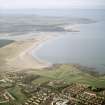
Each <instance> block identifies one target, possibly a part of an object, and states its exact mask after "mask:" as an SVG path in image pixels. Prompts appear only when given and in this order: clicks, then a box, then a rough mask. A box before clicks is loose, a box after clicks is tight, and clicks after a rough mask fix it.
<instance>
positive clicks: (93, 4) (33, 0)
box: [0, 0, 105, 10]
mask: <svg viewBox="0 0 105 105" xmlns="http://www.w3.org/2000/svg"><path fill="white" fill-rule="evenodd" d="M72 8H80V9H105V1H104V0H88V1H84V0H53V1H52V0H38V1H37V0H29V1H25V0H9V1H8V0H0V10H5V9H7V10H11V9H12V10H15V9H72Z"/></svg>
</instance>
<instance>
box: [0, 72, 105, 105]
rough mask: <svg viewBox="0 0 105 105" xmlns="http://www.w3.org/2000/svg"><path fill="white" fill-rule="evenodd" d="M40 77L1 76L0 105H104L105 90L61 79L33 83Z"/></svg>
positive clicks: (6, 74)
mask: <svg viewBox="0 0 105 105" xmlns="http://www.w3.org/2000/svg"><path fill="white" fill-rule="evenodd" d="M37 78H38V76H36V75H33V74H27V73H24V72H6V73H2V74H0V105H1V104H2V105H105V88H94V87H92V86H89V85H86V84H80V83H71V84H66V83H65V82H64V81H61V80H52V81H47V82H45V83H42V84H33V83H32V81H34V80H35V79H37ZM21 95H22V96H23V97H24V99H23V100H21V98H20V96H21Z"/></svg>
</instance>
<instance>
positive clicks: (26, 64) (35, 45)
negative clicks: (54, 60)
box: [6, 32, 62, 70]
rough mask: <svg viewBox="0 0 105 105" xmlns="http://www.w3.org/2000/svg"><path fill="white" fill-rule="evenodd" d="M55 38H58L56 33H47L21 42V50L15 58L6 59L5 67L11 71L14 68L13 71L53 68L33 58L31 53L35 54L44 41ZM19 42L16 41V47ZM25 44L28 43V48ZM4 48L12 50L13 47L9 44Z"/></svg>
mask: <svg viewBox="0 0 105 105" xmlns="http://www.w3.org/2000/svg"><path fill="white" fill-rule="evenodd" d="M61 36H62V35H61ZM56 37H59V34H58V33H50V32H49V33H40V35H39V36H34V37H32V38H30V39H27V40H23V43H22V45H21V46H22V47H23V48H22V49H20V51H19V53H17V54H16V55H15V56H12V57H10V58H7V59H6V61H7V63H6V65H7V67H9V68H13V69H14V68H15V70H22V69H43V68H48V67H51V66H53V64H51V63H50V62H47V61H45V60H42V59H40V58H38V57H37V56H36V55H35V56H33V52H36V51H37V50H38V49H39V47H40V46H43V44H44V43H45V42H46V41H50V40H53V39H55V38H56ZM19 42H20V43H21V41H17V42H16V45H17V44H18V43H19ZM27 43H29V46H27ZM16 45H15V47H16ZM6 47H7V48H8V47H12V48H13V47H14V45H13V44H11V45H9V46H6ZM24 47H26V48H24ZM17 48H18V47H17Z"/></svg>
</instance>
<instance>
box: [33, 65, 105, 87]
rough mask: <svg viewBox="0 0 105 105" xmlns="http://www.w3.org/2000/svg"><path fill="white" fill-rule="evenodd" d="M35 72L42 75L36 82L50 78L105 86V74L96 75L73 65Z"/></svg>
mask: <svg viewBox="0 0 105 105" xmlns="http://www.w3.org/2000/svg"><path fill="white" fill-rule="evenodd" d="M33 73H34V74H37V75H40V76H41V77H40V78H38V79H37V80H35V81H34V82H35V83H43V82H46V81H48V80H63V81H65V82H66V83H74V82H79V83H84V84H88V85H91V86H96V87H105V76H100V77H98V76H97V77H95V76H92V75H91V74H89V73H86V72H83V71H81V70H79V69H77V68H75V67H73V66H72V65H61V66H59V67H57V68H54V69H52V70H50V69H49V70H48V69H46V70H33Z"/></svg>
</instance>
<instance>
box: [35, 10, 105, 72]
mask: <svg viewBox="0 0 105 105" xmlns="http://www.w3.org/2000/svg"><path fill="white" fill-rule="evenodd" d="M83 13H84V11H81V12H80V14H79V13H78V14H77V15H78V17H87V18H92V19H94V20H97V22H96V23H92V24H85V25H84V24H81V25H80V32H76V33H75V32H65V33H61V34H63V36H61V37H59V38H57V39H54V40H51V41H47V42H46V43H44V45H43V46H42V47H40V49H39V50H38V51H37V52H36V53H35V54H36V55H37V56H38V57H39V58H41V59H44V60H46V61H49V62H51V63H53V64H59V63H60V64H62V63H66V64H70V63H73V64H81V65H85V66H89V67H94V68H96V70H97V71H100V72H105V20H104V18H103V16H104V17H105V11H97V12H96V11H90V14H89V11H88V12H87V14H86V12H85V14H86V16H85V14H83ZM70 14H71V13H70ZM72 16H73V14H72ZM75 16H76V14H75Z"/></svg>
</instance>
